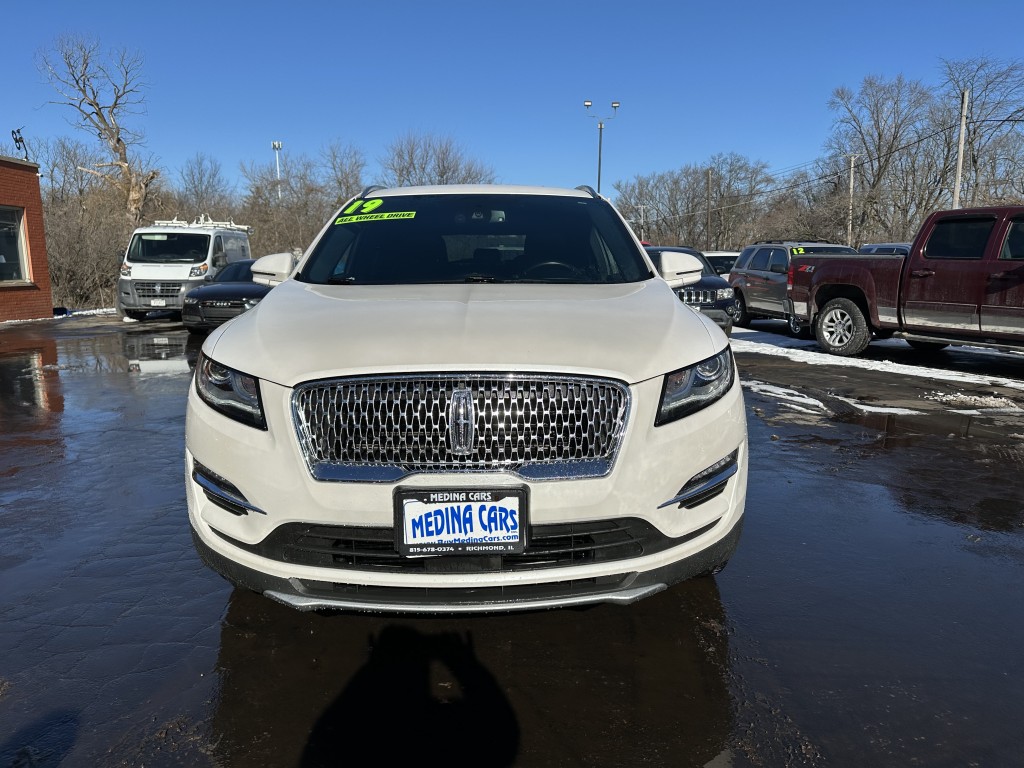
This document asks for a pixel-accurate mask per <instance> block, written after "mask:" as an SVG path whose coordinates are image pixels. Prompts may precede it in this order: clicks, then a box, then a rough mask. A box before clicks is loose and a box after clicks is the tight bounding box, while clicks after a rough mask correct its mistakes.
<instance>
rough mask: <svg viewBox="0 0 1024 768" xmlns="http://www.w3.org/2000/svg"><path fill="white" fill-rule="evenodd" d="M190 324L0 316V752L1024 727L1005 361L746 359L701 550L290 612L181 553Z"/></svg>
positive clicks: (737, 751) (999, 738)
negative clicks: (369, 605)
mask: <svg viewBox="0 0 1024 768" xmlns="http://www.w3.org/2000/svg"><path fill="white" fill-rule="evenodd" d="M200 341H201V339H199V340H193V339H189V338H188V336H187V334H186V333H185V332H184V330H183V329H182V328H181V326H180V324H178V325H176V324H174V323H172V322H167V321H163V322H152V323H145V324H142V323H137V324H124V325H121V324H119V323H117V322H116V321H114V320H103V319H99V320H96V321H85V322H76V321H73V320H72V321H68V322H60V323H58V322H54V323H52V324H46V323H44V324H37V325H31V324H30V325H29V326H27V327H20V328H17V329H13V330H12V329H9V328H0V579H2V582H0V583H2V584H3V590H0V766H18V768H22V767H23V766H24V767H25V768H27V766H47V765H58V764H60V765H68V766H80V765H81V766H90V768H92V767H93V766H135V767H138V768H141V767H142V766H147V767H148V768H163V767H165V766H190V767H191V766H199V767H202V766H211V768H212V766H217V767H218V768H231V767H232V766H243V765H244V766H251V765H260V766H264V767H265V768H276V767H277V766H282V767H284V766H288V767H289V768H291V767H294V766H317V765H337V764H352V765H361V764H367V763H369V762H371V761H373V762H374V763H383V764H390V763H398V762H399V761H401V762H403V763H407V762H412V760H417V761H418V762H424V763H428V762H429V763H435V762H436V763H440V764H445V765H459V764H463V765H524V766H533V765H541V766H546V765H573V766H575V765H593V766H604V765H609V766H611V765H614V766H620V765H638V764H647V765H657V766H663V765H664V766H668V765H670V766H673V768H674V767H675V766H682V767H684V768H690V767H691V766H692V767H693V768H705V767H707V768H747V767H748V766H758V767H759V768H775V767H776V766H787V767H788V766H815V767H816V766H828V765H871V766H894V767H895V766H899V767H900V768H902V767H903V766H907V765H927V766H930V767H931V766H951V767H952V766H964V765H972V764H973V765H982V766H986V765H992V766H1004V765H1013V764H1015V762H1019V756H1020V755H1021V754H1024V734H1022V732H1021V729H1020V728H1019V723H1018V720H1019V712H1020V711H1021V710H1022V709H1024V689H1022V687H1021V686H1020V684H1019V681H1020V679H1021V677H1022V676H1024V661H1022V660H1021V655H1020V646H1021V642H1022V641H1024V597H1022V595H1024V592H1022V591H1021V589H1020V583H1021V582H1022V580H1024V537H1022V533H1024V512H1022V507H1024V505H1022V503H1021V499H1022V498H1024V473H1022V472H1021V471H1020V469H1021V463H1022V460H1024V438H1022V437H1021V436H1022V435H1024V424H1022V420H1021V416H1020V414H1019V413H1018V412H1017V411H1016V410H1015V407H1016V406H1019V405H1024V399H1022V398H1024V395H1022V393H1024V389H1014V388H1013V387H1007V386H1004V385H1003V384H999V385H990V384H981V385H977V386H974V387H963V388H959V387H958V388H957V389H956V390H954V389H952V388H951V387H950V386H949V385H947V384H945V383H942V384H938V383H936V382H935V381H931V380H928V379H920V380H915V381H911V380H908V379H904V378H902V377H892V376H891V375H889V376H887V375H886V374H885V373H882V372H870V371H868V372H856V371H850V370H838V369H831V368H828V367H827V366H800V365H797V364H794V363H793V362H792V361H788V360H786V359H785V358H772V359H768V360H762V359H761V358H762V357H765V356H760V355H744V356H740V357H739V366H740V372H741V376H742V377H743V381H744V383H745V385H746V392H745V397H746V401H747V406H748V409H749V413H750V419H749V422H748V423H749V429H750V473H751V474H750V486H749V491H748V505H747V522H746V525H745V530H744V534H743V538H742V540H741V543H740V547H739V550H738V551H737V553H736V555H735V556H734V558H733V560H732V562H730V564H729V567H728V568H726V569H725V570H724V571H723V572H722V573H721V574H719V575H718V576H716V577H715V578H714V579H704V580H698V581H694V582H689V583H686V584H682V585H679V586H678V587H676V588H673V589H671V590H669V591H667V592H664V593H661V594H659V595H656V596H654V597H652V598H649V599H647V600H644V601H641V602H640V603H637V604H635V605H632V606H625V607H622V606H619V607H615V606H602V607H598V608H593V609H590V610H586V611H569V610H566V611H555V612H545V613H534V614H525V615H520V614H516V615H512V616H492V617H447V618H438V619H428V618H410V619H407V620H406V619H402V618H398V617H390V616H389V617H377V616H372V615H340V614H335V615H330V614H306V613H301V612H298V611H294V610H292V609H289V608H287V607H285V606H282V605H279V604H277V603H275V602H273V601H271V600H268V599H265V598H262V597H260V596H257V595H254V594H252V593H249V592H245V591H241V590H235V589H233V588H232V587H230V586H229V585H228V584H227V583H226V582H224V581H223V580H221V579H220V578H219V577H217V576H216V575H215V574H214V573H212V572H211V571H209V570H208V569H206V568H205V567H204V566H203V565H202V564H201V563H200V562H199V560H198V558H197V556H196V555H195V551H194V549H193V547H192V545H191V540H190V534H189V528H188V522H187V512H186V505H185V499H184V484H183V473H184V466H183V455H182V454H183V437H184V435H183V432H184V418H183V417H184V401H185V395H186V392H187V388H188V386H189V383H190V371H191V369H192V368H193V367H194V365H195V358H196V356H197V355H198V350H199V345H200V344H199V342H200ZM885 354H889V353H885ZM1000 365H1001V366H1002V367H1003V368H1004V369H1007V370H1008V369H1009V368H1012V367H1013V364H1012V363H1001V364H1000ZM809 369H810V370H809ZM1018 375H1020V376H1021V377H1022V383H1024V367H1022V369H1021V370H1018ZM753 382H764V383H766V384H771V385H772V386H774V387H776V388H778V389H779V390H781V389H785V390H787V391H789V392H792V393H794V395H793V397H792V398H790V399H789V400H788V401H787V400H786V399H785V398H782V397H780V396H779V394H778V392H777V391H768V390H763V389H762V390H758V389H757V388H756V387H755V386H753V384H752V383H753ZM972 398H973V399H972ZM1008 403H1009V405H1007V404H1008Z"/></svg>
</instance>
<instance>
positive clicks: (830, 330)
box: [814, 299, 871, 357]
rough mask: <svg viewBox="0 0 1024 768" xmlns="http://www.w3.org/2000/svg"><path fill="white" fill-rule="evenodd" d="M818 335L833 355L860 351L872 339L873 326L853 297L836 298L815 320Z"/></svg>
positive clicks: (847, 354)
mask: <svg viewBox="0 0 1024 768" xmlns="http://www.w3.org/2000/svg"><path fill="white" fill-rule="evenodd" d="M814 335H815V336H816V337H817V339H818V343H819V344H820V345H821V346H822V348H824V349H825V351H826V352H828V353H829V354H830V355H839V356H841V357H850V356H853V355H859V354H860V353H861V352H863V351H864V350H865V349H867V348H868V344H870V343H871V330H870V329H869V328H868V321H867V320H866V319H865V317H864V313H863V312H861V309H860V307H858V306H857V305H856V304H854V303H853V302H852V301H850V300H849V299H832V301H830V302H828V303H827V304H826V305H825V306H824V308H823V309H822V310H821V312H820V313H819V314H818V316H817V317H816V318H815V320H814Z"/></svg>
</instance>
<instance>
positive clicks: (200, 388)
mask: <svg viewBox="0 0 1024 768" xmlns="http://www.w3.org/2000/svg"><path fill="white" fill-rule="evenodd" d="M196 393H197V394H198V395H199V397H200V398H202V400H203V402H204V403H206V404H207V405H208V406H210V407H211V408H213V410H215V411H218V412H219V413H222V414H224V415H225V416H227V417H228V418H231V419H234V420H235V421H240V422H242V423H243V424H248V425H249V426H250V427H256V428H257V429H266V428H267V420H266V419H265V418H264V417H263V403H262V402H261V401H260V382H259V379H257V378H255V377H253V376H248V375H247V374H244V373H241V372H239V371H236V370H234V369H232V368H228V367H227V366H226V365H221V364H220V363H218V362H216V361H215V360H211V359H210V358H208V357H207V356H206V355H203V354H201V355H200V356H199V364H198V365H197V366H196Z"/></svg>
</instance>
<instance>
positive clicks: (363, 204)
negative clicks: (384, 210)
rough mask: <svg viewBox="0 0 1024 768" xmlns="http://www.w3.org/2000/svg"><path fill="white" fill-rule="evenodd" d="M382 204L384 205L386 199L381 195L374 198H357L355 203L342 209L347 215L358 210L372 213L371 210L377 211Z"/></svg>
mask: <svg viewBox="0 0 1024 768" xmlns="http://www.w3.org/2000/svg"><path fill="white" fill-rule="evenodd" d="M382 205H384V201H383V200H381V199H380V198H379V197H375V198H373V199H372V200H356V201H355V202H354V203H352V205H350V206H349V207H348V208H346V209H345V210H344V211H342V213H344V214H346V215H347V214H350V213H355V212H356V211H362V212H363V213H370V211H375V210H377V209H378V208H380V207H381V206H382Z"/></svg>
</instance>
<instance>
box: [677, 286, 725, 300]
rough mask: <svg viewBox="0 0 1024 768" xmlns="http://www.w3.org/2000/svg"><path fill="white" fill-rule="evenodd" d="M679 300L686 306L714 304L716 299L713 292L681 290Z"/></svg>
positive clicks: (694, 289) (690, 289) (693, 289)
mask: <svg viewBox="0 0 1024 768" xmlns="http://www.w3.org/2000/svg"><path fill="white" fill-rule="evenodd" d="M679 298H681V299H682V300H683V302H684V303H686V304H714V303H715V298H716V297H715V291H706V290H699V289H696V288H683V289H682V290H681V291H679Z"/></svg>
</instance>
